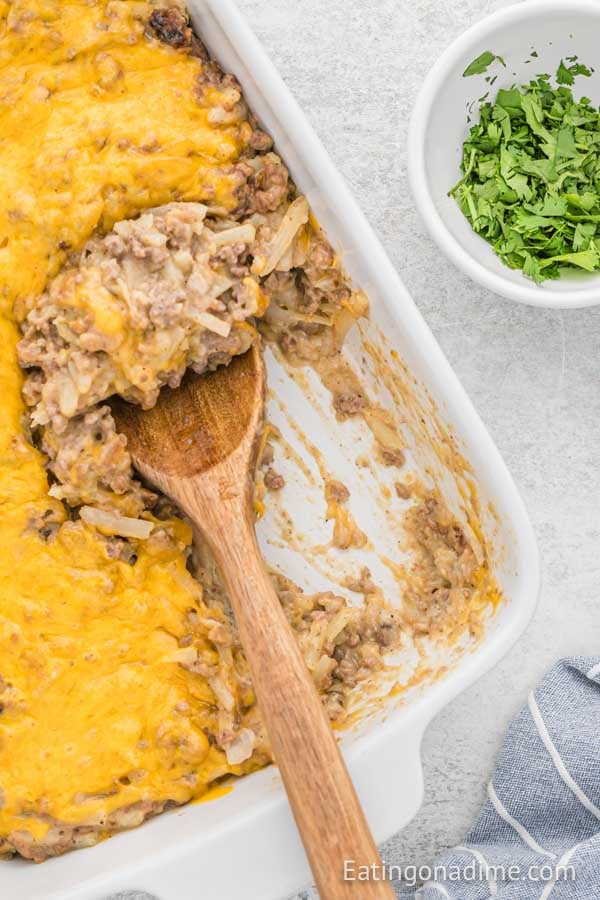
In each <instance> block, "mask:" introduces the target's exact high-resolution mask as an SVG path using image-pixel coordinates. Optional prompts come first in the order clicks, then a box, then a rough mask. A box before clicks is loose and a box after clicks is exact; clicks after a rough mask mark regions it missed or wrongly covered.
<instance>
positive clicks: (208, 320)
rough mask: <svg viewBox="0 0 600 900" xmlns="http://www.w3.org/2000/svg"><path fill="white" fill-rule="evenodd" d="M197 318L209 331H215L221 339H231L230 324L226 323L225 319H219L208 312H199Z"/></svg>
mask: <svg viewBox="0 0 600 900" xmlns="http://www.w3.org/2000/svg"><path fill="white" fill-rule="evenodd" d="M195 318H196V319H197V320H198V322H199V323H200V325H203V326H204V328H206V330H207V331H214V333H215V334H220V335H221V337H225V338H226V337H229V334H230V332H231V323H230V322H224V321H223V319H219V318H218V317H217V316H213V314H212V313H208V312H199V313H197V314H196V316H195Z"/></svg>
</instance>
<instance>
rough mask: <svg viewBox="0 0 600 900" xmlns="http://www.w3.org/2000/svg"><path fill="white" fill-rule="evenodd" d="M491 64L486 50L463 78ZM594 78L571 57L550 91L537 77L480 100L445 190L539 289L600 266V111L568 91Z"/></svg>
mask: <svg viewBox="0 0 600 900" xmlns="http://www.w3.org/2000/svg"><path fill="white" fill-rule="evenodd" d="M532 55H533V54H532ZM484 57H485V59H484ZM494 59H498V57H495V56H494V54H492V53H487V54H482V56H481V57H478V59H477V60H474V61H473V63H471V66H469V68H468V69H467V71H466V72H465V75H467V74H476V73H481V72H483V71H485V68H482V66H484V65H485V66H486V67H487V65H489V64H490V63H491V62H492V61H493V60H494ZM591 74H592V71H591V70H590V69H589V68H587V66H584V65H582V64H581V63H579V62H578V60H577V58H576V57H568V58H567V59H566V60H563V61H561V64H560V66H559V69H558V72H557V73H556V82H557V86H556V87H555V86H553V84H552V79H551V78H550V76H549V75H546V74H540V75H537V76H536V77H535V78H534V79H533V80H532V81H530V82H529V84H526V85H523V86H520V87H519V86H516V85H513V86H512V87H510V88H502V89H500V90H499V91H498V92H497V94H496V98H495V100H494V101H493V102H490V101H487V100H486V99H485V98H481V100H480V101H479V116H480V118H479V122H478V123H477V124H476V125H472V127H471V129H470V134H469V137H468V138H467V140H466V141H465V143H464V145H463V159H462V171H463V177H462V178H461V180H460V181H459V182H458V184H457V185H456V186H455V187H454V188H452V190H451V191H450V192H449V193H450V196H452V197H454V198H455V199H456V200H457V202H458V204H459V206H460V208H461V209H462V211H463V213H464V214H465V216H466V217H467V218H468V219H469V221H470V223H471V225H472V227H473V229H474V231H476V232H477V233H478V234H480V235H481V236H482V237H483V238H485V239H486V240H487V241H488V242H489V243H491V244H492V246H493V248H494V250H495V252H496V253H497V254H498V256H499V257H500V258H501V259H502V261H503V262H504V263H505V264H506V265H507V266H509V267H510V268H512V269H521V270H522V271H523V272H524V274H525V275H527V276H528V277H529V278H532V279H533V280H534V281H535V282H536V283H538V284H539V283H541V282H543V281H545V280H546V279H549V278H558V277H559V276H560V274H561V272H563V271H564V270H565V269H569V268H573V267H576V268H579V269H582V270H584V271H586V272H595V271H598V270H600V110H598V109H597V108H596V107H594V106H593V105H592V103H591V101H590V100H589V99H588V98H587V97H582V98H581V99H579V100H576V99H575V97H574V96H573V92H572V91H571V86H572V85H573V83H574V81H575V78H576V77H578V76H582V75H583V76H585V77H589V76H590V75H591Z"/></svg>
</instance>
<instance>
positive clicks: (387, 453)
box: [379, 447, 406, 469]
mask: <svg viewBox="0 0 600 900" xmlns="http://www.w3.org/2000/svg"><path fill="white" fill-rule="evenodd" d="M379 454H380V456H381V460H382V462H383V463H384V464H385V465H386V466H389V467H390V468H391V467H393V466H395V467H396V468H397V469H401V468H402V466H404V465H405V463H406V456H405V455H404V453H403V452H402V450H389V449H388V448H387V447H380V449H379Z"/></svg>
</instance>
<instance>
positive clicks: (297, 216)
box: [252, 197, 310, 278]
mask: <svg viewBox="0 0 600 900" xmlns="http://www.w3.org/2000/svg"><path fill="white" fill-rule="evenodd" d="M309 215H310V209H309V206H308V201H307V200H306V197H298V198H297V199H296V200H294V202H293V203H292V204H291V206H290V207H289V209H288V210H287V212H286V213H285V215H284V217H283V219H282V220H281V224H280V225H279V228H278V229H277V231H276V232H275V234H274V236H273V237H272V238H271V240H270V242H269V244H268V246H267V247H266V248H265V256H264V258H260V257H257V258H256V259H255V262H254V266H253V267H252V271H253V272H254V273H255V274H256V275H262V276H263V278H264V277H265V276H266V275H269V274H270V273H271V272H272V271H273V269H274V268H275V267H276V265H277V263H278V262H279V260H280V259H281V258H282V256H283V255H284V254H285V252H286V250H287V249H288V247H289V246H290V244H291V243H292V241H293V240H294V238H295V237H296V235H297V233H298V231H299V230H300V229H301V228H302V226H303V225H306V223H307V222H308V217H309Z"/></svg>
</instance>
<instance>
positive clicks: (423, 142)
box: [408, 0, 600, 309]
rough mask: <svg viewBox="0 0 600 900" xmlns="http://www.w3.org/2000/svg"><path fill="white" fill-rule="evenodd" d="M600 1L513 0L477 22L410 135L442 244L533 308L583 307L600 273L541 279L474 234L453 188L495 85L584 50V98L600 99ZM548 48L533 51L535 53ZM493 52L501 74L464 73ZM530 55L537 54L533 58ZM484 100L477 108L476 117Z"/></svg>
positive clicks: (597, 295)
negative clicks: (490, 79)
mask: <svg viewBox="0 0 600 900" xmlns="http://www.w3.org/2000/svg"><path fill="white" fill-rule="evenodd" d="M599 46H600V2H598V0H527V2H523V3H518V4H517V5H516V6H510V7H508V8H507V9H505V10H502V11H500V12H498V13H495V14H494V15H491V16H489V17H488V18H487V19H484V20H483V21H482V22H479V23H478V24H476V25H475V26H474V27H473V28H471V29H469V31H467V32H466V33H465V34H463V35H462V37H460V38H458V40H456V41H455V42H454V43H453V44H452V46H451V47H449V48H448V49H447V50H446V51H445V52H444V53H443V54H442V56H441V57H440V59H439V60H438V61H437V63H436V64H435V65H434V67H433V69H432V70H431V72H430V73H429V75H428V76H427V78H426V79H425V82H424V84H423V87H422V89H421V92H420V94H419V97H418V99H417V102H416V105H415V109H414V112H413V116H412V120H411V126H410V134H409V148H408V161H409V177H410V182H411V188H412V191H413V196H414V198H415V201H416V204H417V207H418V209H419V212H420V214H421V215H422V217H423V219H424V220H425V223H426V225H427V227H428V229H429V231H430V233H431V235H432V237H433V238H434V240H435V241H436V242H437V244H438V245H439V247H440V249H441V250H443V252H444V253H445V254H446V255H447V256H448V257H449V258H450V259H451V260H452V262H454V263H455V265H457V266H458V267H459V268H460V269H462V270H463V271H464V272H466V274H467V275H469V276H470V277H471V278H473V280H474V281H478V282H479V283H480V284H482V285H484V286H485V287H487V288H489V289H490V290H492V291H495V292H496V293H497V294H501V295H502V296H504V297H508V298H509V299H511V300H519V301H520V302H521V303H528V304H531V305H533V306H546V307H554V308H556V309H560V308H567V307H570V308H575V307H582V306H593V305H594V304H597V303H600V274H598V275H596V274H589V273H581V274H579V273H577V272H574V273H573V275H571V274H569V275H565V276H563V277H561V278H560V279H559V280H557V281H547V282H544V284H542V285H536V284H535V283H534V282H533V281H531V280H530V279H528V278H526V277H525V276H524V275H523V274H522V273H521V272H519V271H514V270H512V269H509V268H508V267H507V266H505V265H504V264H503V263H502V262H501V260H500V259H499V258H498V257H497V256H496V255H495V253H494V251H493V250H492V248H491V246H490V245H489V244H488V243H487V242H486V241H485V240H484V239H483V238H481V237H480V236H479V235H477V234H475V233H474V232H473V230H472V228H471V225H470V223H469V222H468V220H467V219H466V218H465V217H464V216H463V214H462V212H461V211H460V209H459V208H458V205H457V203H456V201H455V200H454V199H453V198H451V197H448V191H449V189H450V188H452V187H453V185H454V184H456V182H457V181H458V180H459V178H460V177H461V172H460V163H461V157H462V145H463V142H464V140H465V138H466V137H467V135H468V132H469V128H470V125H469V124H468V123H467V107H468V106H469V104H471V103H472V101H477V99H478V98H479V97H482V96H483V95H484V94H485V93H486V91H488V90H489V91H490V97H492V98H493V96H494V95H495V92H496V91H497V90H498V89H499V88H501V87H510V86H511V84H513V83H517V84H521V83H526V82H528V81H530V80H531V78H533V77H534V76H536V75H538V74H540V73H542V72H547V73H550V74H552V75H554V73H555V72H556V70H557V68H558V65H559V63H560V60H561V59H563V58H564V57H567V56H574V55H576V56H577V57H578V58H579V60H580V61H581V62H583V63H585V64H586V65H588V66H591V67H595V68H596V72H595V73H594V75H593V76H592V77H591V78H584V77H581V78H577V79H576V81H575V87H574V91H575V94H576V96H584V95H585V96H587V97H590V98H591V100H592V101H593V103H595V104H597V105H600V59H599V57H598V47H599ZM533 49H534V50H536V51H537V53H538V54H539V56H538V57H537V58H533V59H532V58H531V51H532V50H533ZM487 50H491V51H492V52H493V53H495V54H497V55H499V56H501V57H503V58H504V59H505V60H506V68H502V66H500V65H499V64H494V65H493V66H492V67H490V69H489V71H488V72H487V73H486V74H488V75H497V76H498V78H497V81H496V82H495V84H494V85H493V87H491V88H490V86H489V84H488V83H487V82H486V81H485V75H475V76H471V77H468V78H463V77H462V73H463V72H464V70H465V69H466V67H467V66H468V65H469V64H470V63H471V62H472V61H473V60H474V59H476V58H477V57H478V56H479V55H480V54H481V53H483V52H485V51H487ZM528 60H529V62H528ZM477 108H478V104H477V102H476V103H475V105H474V107H473V112H474V115H473V116H472V118H473V121H477Z"/></svg>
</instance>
